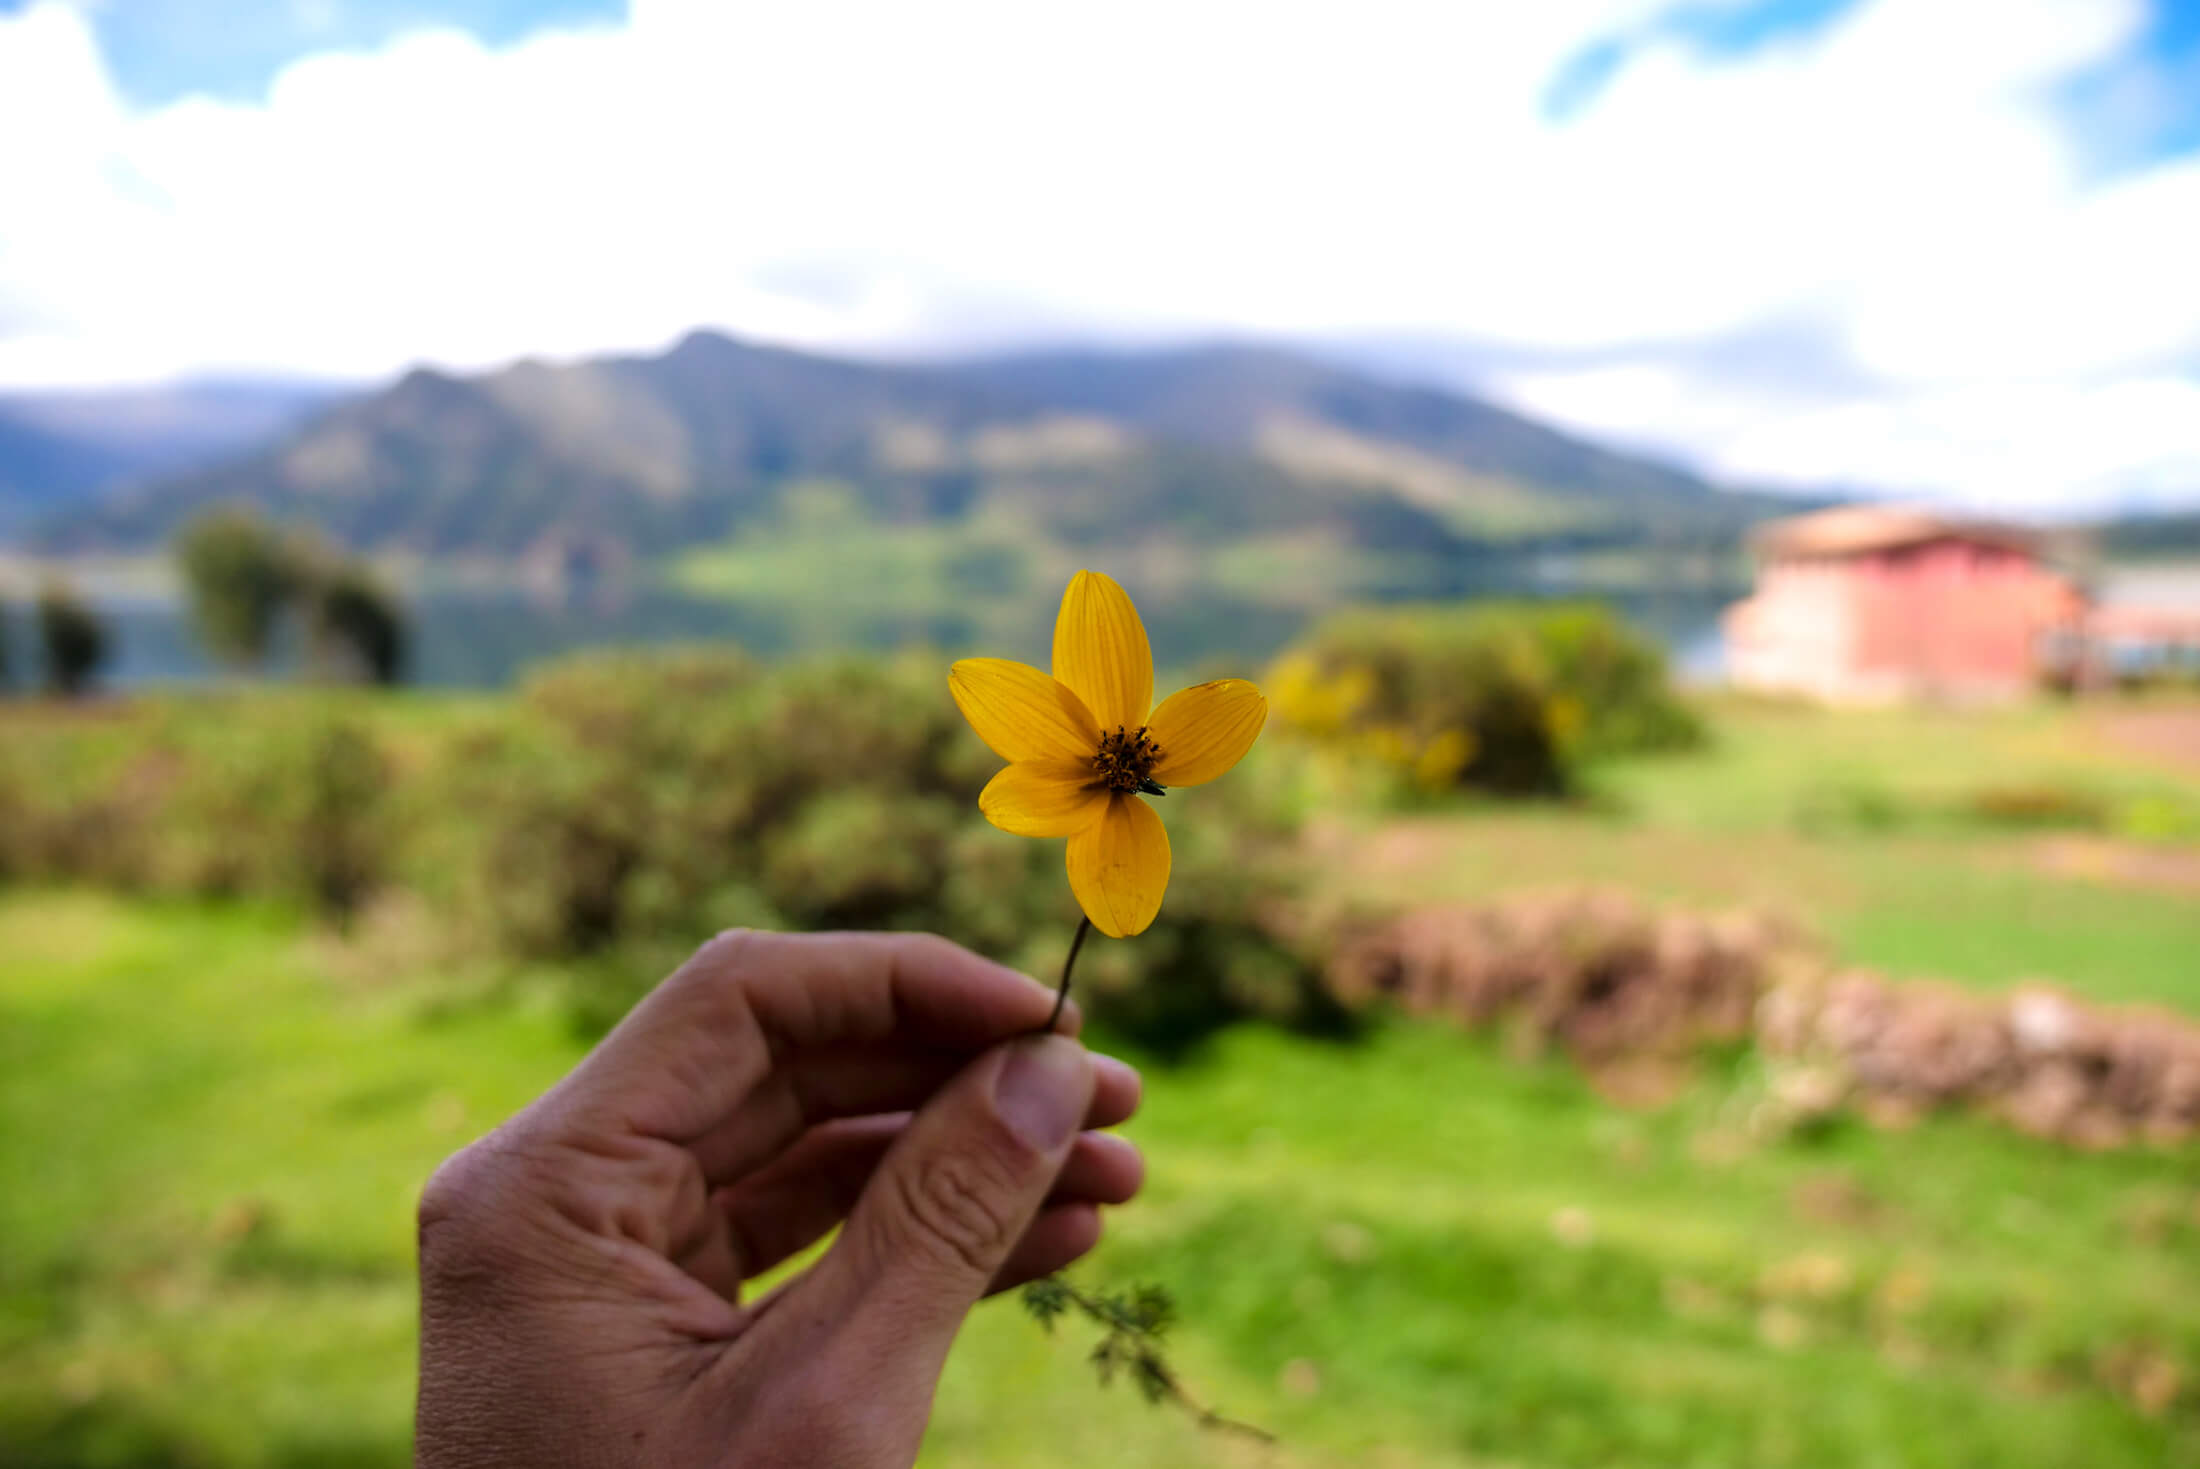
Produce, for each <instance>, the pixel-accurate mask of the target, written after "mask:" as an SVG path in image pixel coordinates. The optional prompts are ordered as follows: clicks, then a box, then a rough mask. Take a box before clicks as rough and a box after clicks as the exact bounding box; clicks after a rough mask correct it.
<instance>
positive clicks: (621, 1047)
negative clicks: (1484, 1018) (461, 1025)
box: [414, 932, 1144, 1469]
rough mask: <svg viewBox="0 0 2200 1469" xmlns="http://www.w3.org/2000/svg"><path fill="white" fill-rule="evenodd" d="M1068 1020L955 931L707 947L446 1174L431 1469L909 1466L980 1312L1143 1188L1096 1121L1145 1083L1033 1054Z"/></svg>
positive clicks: (430, 1230)
mask: <svg viewBox="0 0 2200 1469" xmlns="http://www.w3.org/2000/svg"><path fill="white" fill-rule="evenodd" d="M1051 1005H1052V995H1051V994H1050V993H1049V992H1048V991H1047V990H1046V989H1044V988H1043V987H1041V986H1040V985H1038V984H1036V983H1034V982H1033V981H1032V980H1030V979H1028V978H1026V977H1025V976H1023V975H1021V974H1017V973H1015V972H1014V971H1012V970H1009V969H1005V968H1002V967H1001V966H999V965H996V964H993V963H991V962H989V961H987V960H984V959H981V958H979V957H977V956H976V955H974V954H971V953H969V952H968V951H966V950H964V949H961V948H958V947H956V946H955V945H953V944H950V943H948V942H946V941H945V940H943V939H937V938H930V937H924V936H918V935H890V934H828V935H817V936H793V935H779V934H766V933H749V932H739V933H732V934H726V935H721V936H720V937H719V938H717V939H714V940H712V941H711V942H710V943H709V944H706V945H705V946H704V947H703V948H702V950H701V951H700V952H698V953H697V954H696V956H695V957H694V958H693V959H691V960H690V961H689V962H688V963H687V964H686V965H684V966H682V967H681V969H680V970H679V971H678V972H677V973H676V974H674V975H673V976H672V977H671V978H670V979H668V980H666V981H665V982H664V983H663V984H662V985H660V986H659V987H658V988H657V990H656V991H655V992H654V993H653V994H651V995H650V996H649V997H648V998H647V999H645V1000H643V1001H642V1003H641V1004H640V1005H638V1006H637V1007H636V1008H635V1010H634V1012H633V1013H632V1014H631V1015H629V1016H628V1017H627V1018H626V1020H625V1021H624V1022H623V1023H622V1024H621V1025H620V1026H619V1027H618V1028H617V1029H616V1030H614V1031H613V1032H612V1033H611V1034H610V1035H609V1036H608V1037H606V1038H605V1040H604V1041H603V1043H602V1044H601V1045H599V1046H598V1047H597V1048H596V1049H595V1051H594V1052H592V1053H591V1054H590V1055H589V1056H588V1057H587V1059H586V1060H584V1061H583V1062H582V1063H581V1064H580V1065H579V1066H578V1067H576V1068H575V1069H574V1071H573V1073H572V1074H571V1075H570V1076H568V1077H566V1078H565V1080H564V1081H562V1082H560V1083H559V1084H558V1085H557V1086H556V1087H554V1088H552V1089H551V1090H550V1091H549V1092H548V1093H547V1094H545V1095H544V1096H543V1097H541V1098H540V1099H539V1100H537V1101H536V1102H535V1103H533V1104H532V1105H531V1106H529V1107H528V1108H527V1109H526V1110H525V1111H523V1112H521V1113H520V1114H519V1115H518V1116H517V1117H515V1118H513V1119H512V1120H511V1121H510V1122H508V1123H506V1124H505V1125H504V1126H503V1127H501V1128H499V1129H498V1130H497V1131H496V1132H494V1133H492V1134H490V1135H489V1136H488V1137H485V1138H483V1139H482V1140H481V1141H479V1142H477V1143H475V1144H473V1145H472V1146H471V1147H468V1148H466V1149H465V1150H464V1151H462V1152H460V1153H459V1154H457V1155H456V1156H454V1157H453V1158H451V1159H450V1161H448V1162H447V1163H445V1164H444V1165H443V1167H442V1168H440V1169H439V1170H437V1172H436V1175H435V1177H434V1178H432V1179H431V1180H429V1183H428V1186H427V1188H426V1190H425V1191H424V1193H423V1194H422V1197H421V1202H420V1291H421V1343H420V1399H419V1416H418V1423H417V1436H416V1440H415V1450H414V1452H415V1462H416V1463H418V1464H419V1465H421V1466H423V1469H459V1466H467V1469H474V1466H492V1465H493V1466H506V1465H529V1466H537V1465H548V1464H560V1465H572V1466H583V1469H594V1466H610V1465H641V1464H648V1465H660V1466H670V1469H688V1466H706V1465H707V1466H747V1465H766V1464H769V1465H795V1466H809V1465H835V1466H842V1465H845V1466H862V1469H873V1466H884V1465H897V1466H898V1465H906V1464H908V1463H910V1462H911V1461H912V1460H913V1459H914V1458H915V1457H916V1452H917V1446H918V1443H919V1441H920V1439H921V1438H922V1436H923V1433H924V1426H925V1422H926V1419H927V1418H928V1417H929V1415H930V1412H931V1406H932V1396H933V1391H934V1388H935V1386H936V1385H937V1382H938V1378H939V1373H940V1368H941V1365H942V1363H943V1362H944V1360H945V1358H946V1355H947V1349H948V1346H949V1344H950V1343H952V1342H953V1340H954V1337H955V1333H956V1330H957V1329H958V1328H959V1327H960V1326H961V1324H962V1320H963V1317H964V1315H965V1314H966V1313H967V1312H968V1311H969V1309H970V1307H971V1306H972V1305H973V1304H975V1303H976V1301H977V1300H978V1299H979V1298H980V1297H981V1296H983V1295H984V1294H986V1293H988V1292H989V1291H994V1290H1001V1289H1005V1288H1007V1287H1010V1286H1013V1285H1016V1284H1019V1283H1021V1282H1023V1281H1026V1280H1030V1279H1035V1278H1037V1277H1039V1276H1042V1275H1046V1274H1049V1273H1051V1272H1053V1271H1055V1270H1058V1269H1060V1268H1061V1267H1063V1266H1064V1265H1067V1264H1068V1263H1070V1262H1071V1261H1072V1260H1075V1259H1076V1258H1077V1257H1079V1256H1080V1255H1082V1254H1084V1253H1085V1252H1086V1251H1087V1250H1089V1249H1091V1248H1092V1246H1093V1245H1094V1243H1096V1242H1097V1240H1098V1238H1099V1232H1100V1222H1099V1212H1098V1206H1099V1205H1101V1204H1114V1203H1122V1202H1124V1201H1126V1200H1128V1199H1129V1198H1130V1197H1131V1196H1132V1195H1133V1194H1134V1193H1135V1192H1136V1191H1137V1189H1138V1186H1139V1182H1140V1180H1141V1176H1142V1173H1143V1166H1144V1165H1143V1163H1142V1161H1141V1160H1140V1158H1139V1155H1138V1153H1137V1151H1136V1150H1135V1149H1134V1148H1132V1147H1131V1145H1130V1144H1129V1143H1127V1142H1125V1141H1123V1140H1122V1139H1121V1138H1118V1137H1115V1136H1112V1135H1110V1134H1107V1133H1102V1132H1093V1131H1081V1129H1089V1128H1097V1127H1107V1126H1111V1125H1113V1124H1115V1123H1118V1122H1121V1121H1123V1120H1124V1119H1125V1118H1127V1117H1128V1116H1129V1115H1130V1114H1131V1112H1132V1111H1133V1110H1134V1109H1135V1108H1136V1106H1137V1103H1138V1076H1137V1073H1136V1072H1134V1071H1132V1070H1131V1069H1130V1068H1129V1067H1128V1066H1125V1065H1123V1064H1122V1063H1121V1062H1118V1061H1114V1060H1111V1059H1109V1058H1106V1057H1101V1056H1094V1055H1092V1054H1090V1053H1088V1052H1087V1051H1086V1050H1085V1049H1084V1048H1083V1047H1082V1046H1081V1045H1079V1044H1078V1043H1077V1042H1075V1041H1074V1040H1071V1039H1068V1038H1066V1037H1065V1036H1062V1035H1049V1036H1045V1037H1030V1036H1029V1035H1028V1033H1029V1032H1030V1031H1032V1030H1034V1029H1035V1028H1036V1027H1037V1026H1039V1025H1040V1024H1041V1023H1042V1022H1044V1020H1045V1019H1046V1017H1047V1012H1048V1010H1049V1009H1050V1008H1051ZM1075 1024H1076V1019H1075V1012H1074V1010H1072V1011H1071V1012H1070V1014H1069V1017H1068V1019H1067V1020H1066V1022H1065V1028H1066V1029H1070V1030H1072V1031H1073V1030H1074V1027H1075ZM1019 1037H1023V1038H1020V1039H1019ZM836 1225H842V1226H843V1227H842V1228H841V1231H840V1234H839V1237H838V1238H837V1239H835V1240H834V1242H833V1244H832V1245H831V1247H830V1248H829V1249H827V1250H826V1251H825V1253H824V1254H823V1255H822V1256H821V1257H820V1258H819V1259H818V1260H817V1261H815V1262H814V1263H813V1264H811V1265H810V1266H809V1267H808V1268H807V1269H806V1270H804V1271H803V1272H802V1273H801V1274H799V1275H797V1276H796V1277H794V1278H793V1279H792V1280H790V1281H788V1282H786V1283H785V1284H783V1285H781V1286H779V1287H778V1288H776V1289H775V1290H773V1291H771V1292H770V1293H768V1294H766V1295H764V1296H763V1297H761V1298H760V1299H758V1300H755V1301H753V1302H747V1303H744V1302H743V1301H742V1299H741V1288H742V1283H743V1282H744V1281H746V1280H748V1279H749V1278H751V1277H753V1276H755V1275H757V1274H758V1273H760V1272H762V1271H765V1270H768V1269H770V1268H771V1267H772V1266H774V1265H776V1264H778V1263H780V1262H782V1261H784V1260H786V1259H787V1258H789V1257H790V1256H792V1255H794V1254H796V1253H798V1252H800V1251H801V1250H803V1249H805V1248H807V1247H808V1246H809V1245H811V1244H812V1243H814V1242H815V1241H817V1240H818V1239H820V1238H822V1237H823V1236H824V1235H825V1234H827V1233H828V1232H830V1231H831V1230H832V1229H833V1228H834V1226H836Z"/></svg>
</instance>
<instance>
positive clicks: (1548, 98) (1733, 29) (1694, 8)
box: [1543, 0, 1861, 122]
mask: <svg viewBox="0 0 2200 1469" xmlns="http://www.w3.org/2000/svg"><path fill="white" fill-rule="evenodd" d="M1859 3H1861V0H1751V3H1748V4H1743V5H1705V4H1687V3H1684V4H1678V5H1673V6H1670V7H1668V8H1667V9H1665V10H1663V11H1661V12H1659V13H1658V14H1657V15H1656V16H1654V17H1652V18H1651V19H1650V20H1648V21H1646V22H1644V23H1643V24H1642V25H1639V26H1637V27H1635V28H1634V29H1633V30H1631V31H1628V32H1626V33H1625V34H1622V35H1616V36H1606V37H1602V38H1600V39H1598V40H1595V41H1592V42H1590V43H1589V44H1588V45H1586V46H1584V47H1582V48H1581V49H1580V50H1579V51H1576V52H1575V53H1574V54H1573V55H1572V56H1570V57H1568V58H1567V59H1566V60H1565V61H1564V62H1563V63H1561V64H1560V66H1559V68H1558V71H1557V73H1556V74H1555V75H1554V76H1553V77H1552V78H1551V84H1550V86H1549V87H1547V88H1546V89H1545V91H1544V94H1543V113H1544V116H1546V117H1548V118H1550V119H1551V120H1552V121H1554V122H1562V121H1564V120H1565V119H1567V118H1569V117H1572V116H1574V115H1576V114H1578V113H1580V112H1582V111H1584V110H1586V109H1587V108H1588V107H1589V106H1590V105H1591V104H1592V103H1594V102H1595V101H1596V99H1597V96H1598V95H1599V94H1600V93H1601V92H1602V91H1603V90H1604V88H1605V87H1606V86H1608V85H1609V84H1610V83H1611V81H1612V79H1613V78H1614V77H1616V76H1618V75H1619V73H1620V71H1621V69H1622V68H1623V67H1625V66H1626V64H1627V62H1628V59H1629V58H1630V57H1632V56H1633V55H1634V54H1635V53H1636V52H1638V51H1641V50H1643V49H1644V48H1645V47H1649V46H1654V45H1657V44H1658V43H1660V42H1678V43H1680V44H1681V45H1683V46H1685V47H1687V48H1688V49H1689V50H1690V51H1692V52H1694V53H1695V54H1696V55H1698V56H1701V57H1704V58H1706V59H1707V60H1714V61H1730V60H1738V59H1740V58H1743V57H1746V56H1749V55H1752V54H1753V53H1755V52H1758V51H1761V50H1763V49H1764V48H1765V47H1767V46H1775V45H1779V44H1781V43H1782V42H1786V41H1792V40H1797V39H1800V38H1803V37H1807V36H1810V35H1813V34H1815V33H1817V32H1818V31H1820V30H1822V29H1824V28H1825V27H1826V26H1827V25H1829V24H1831V23H1832V22H1833V21H1834V20H1836V19H1838V18H1839V17H1840V16H1841V15H1842V14H1843V13H1845V12H1847V11H1849V10H1852V9H1854V8H1855V7H1856V6H1857V5H1858V4H1859Z"/></svg>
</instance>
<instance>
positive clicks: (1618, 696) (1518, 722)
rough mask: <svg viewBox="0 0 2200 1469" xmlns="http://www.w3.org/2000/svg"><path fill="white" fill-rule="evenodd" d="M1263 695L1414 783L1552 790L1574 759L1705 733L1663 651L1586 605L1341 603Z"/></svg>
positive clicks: (1294, 720)
mask: <svg viewBox="0 0 2200 1469" xmlns="http://www.w3.org/2000/svg"><path fill="white" fill-rule="evenodd" d="M1269 692H1270V694H1271V696H1272V697H1273V699H1274V703H1275V709H1276V713H1277V715H1278V717H1279V718H1280V719H1281V720H1282V721H1284V722H1285V723H1287V724H1288V725H1290V726H1291V727H1293V728H1295V729H1297V730H1299V731H1301V732H1302V733H1303V734H1305V735H1306V736H1308V737H1310V738H1311V739H1313V740H1315V741H1316V742H1318V743H1320V744H1322V745H1325V746H1328V747H1330V748H1333V749H1336V750H1340V751H1344V752H1348V753H1351V754H1353V755H1357V756H1365V757H1372V758H1373V759H1375V760H1376V761H1378V762H1379V763H1381V764H1383V765H1384V766H1386V767H1388V768H1390V769H1391V770H1393V771H1394V772H1395V773H1396V774H1397V775H1399V776H1400V777H1401V779H1402V781H1403V783H1405V784H1407V785H1409V786H1410V787H1412V788H1415V789H1418V790H1421V791H1424V792H1440V791H1446V790H1453V789H1458V788H1462V787H1465V788H1472V789H1477V790H1483V791H1489V792H1492V793H1495V794H1500V795H1510V796H1536V795H1545V796H1547V795H1560V794H1563V793H1565V792H1566V791H1568V790H1569V789H1570V788H1571V787H1572V785H1573V782H1574V776H1575V774H1576V772H1577V771H1578V769H1579V767H1580V765H1581V764H1582V763H1583V762H1585V761H1589V760H1594V759H1598V758H1602V757H1604V756H1608V755H1616V754H1623V753H1633V752H1637V751H1646V750H1661V749H1672V748H1677V747H1681V746H1686V745H1689V744H1692V743H1695V742H1697V741H1698V740H1700V739H1701V737H1702V729H1701V726H1700V725H1699V724H1698V723H1697V721H1696V719H1695V717H1694V716H1693V715H1692V714H1691V713H1690V712H1689V711H1688V710H1687V709H1686V707H1684V706H1683V705H1682V704H1681V703H1680V701H1679V700H1678V699H1677V698H1676V697H1675V695H1674V693H1673V691H1672V687H1671V682H1670V680H1669V678H1668V676H1667V672H1666V667H1665V660H1664V657H1663V655H1662V654H1660V653H1659V651H1658V650H1657V648H1656V647H1655V646H1653V645H1652V644H1651V643H1649V642H1648V641H1646V640H1645V639H1643V638H1642V637H1640V636H1638V635H1637V634H1635V633H1634V632H1632V631H1631V630H1630V629H1628V628H1627V627H1626V626H1625V625H1624V624H1623V623H1621V622H1620V621H1619V619H1618V618H1617V617H1616V616H1614V615H1613V614H1612V613H1611V612H1610V611H1609V610H1608V609H1606V608H1604V607H1601V606H1596V605H1593V604H1550V605H1538V604H1525V605H1484V606H1457V607H1398V608H1385V609H1379V610H1377V609H1363V610H1355V611H1350V612H1345V613H1340V614H1338V615H1336V616H1333V617H1331V618H1328V619H1326V620H1325V621H1323V622H1322V623H1321V624H1320V625H1319V626H1317V627H1316V628H1315V629H1314V630H1313V631H1312V632H1311V633H1310V634H1308V635H1307V636H1306V637H1305V638H1304V639H1303V640H1301V641H1300V642H1299V643H1298V644H1296V645H1295V646H1293V647H1292V648H1290V649H1289V650H1287V651H1286V652H1285V653H1284V655H1283V656H1282V657H1281V658H1280V659H1279V660H1278V661H1277V663H1276V665H1275V667H1274V668H1273V669H1272V670H1271V672H1270V674H1269Z"/></svg>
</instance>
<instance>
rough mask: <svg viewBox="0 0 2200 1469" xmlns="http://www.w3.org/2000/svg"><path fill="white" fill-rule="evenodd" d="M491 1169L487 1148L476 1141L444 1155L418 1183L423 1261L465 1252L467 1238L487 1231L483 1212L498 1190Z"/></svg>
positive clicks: (492, 1169)
mask: <svg viewBox="0 0 2200 1469" xmlns="http://www.w3.org/2000/svg"><path fill="white" fill-rule="evenodd" d="M494 1170H495V1163H494V1160H493V1158H492V1156H491V1151H490V1149H489V1148H488V1147H486V1146H485V1145H484V1143H482V1142H477V1143H473V1144H471V1145H469V1146H467V1147H465V1148H461V1149H460V1150H459V1151H458V1152H456V1153H453V1154H452V1155H451V1156H450V1157H448V1158H446V1159H444V1160H443V1163H442V1166H440V1167H439V1168H437V1169H436V1170H435V1172H434V1173H432V1174H430V1175H429V1177H428V1181H427V1183H425V1184H424V1185H422V1186H421V1190H420V1208H419V1213H418V1220H419V1242H420V1258H421V1259H422V1261H424V1262H425V1261H429V1260H431V1259H448V1258H450V1257H451V1256H452V1255H454V1254H459V1253H464V1252H465V1251H466V1249H467V1248H468V1244H469V1241H478V1240H480V1239H482V1238H484V1237H485V1236H486V1235H487V1234H488V1233H489V1232H490V1231H489V1230H488V1229H487V1228H486V1227H485V1223H484V1218H483V1216H484V1215H485V1214H486V1213H488V1212H490V1211H491V1210H492V1209H493V1208H494V1205H495V1200H496V1198H497V1196H498V1194H499V1193H500V1191H501V1190H500V1188H499V1186H498V1185H497V1183H496V1182H495V1180H494V1179H493V1178H492V1177H491V1174H492V1173H493V1172H494Z"/></svg>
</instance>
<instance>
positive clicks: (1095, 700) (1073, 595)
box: [1054, 571, 1153, 733]
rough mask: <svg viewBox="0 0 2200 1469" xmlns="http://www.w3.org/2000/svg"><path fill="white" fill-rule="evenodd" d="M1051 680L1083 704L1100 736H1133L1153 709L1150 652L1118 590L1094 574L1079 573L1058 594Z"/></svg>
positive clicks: (1133, 609) (1141, 625) (1135, 613)
mask: <svg viewBox="0 0 2200 1469" xmlns="http://www.w3.org/2000/svg"><path fill="white" fill-rule="evenodd" d="M1054 676H1055V677H1056V678H1058V679H1060V680H1061V681H1062V682H1063V683H1065V684H1068V685H1069V686H1070V688H1071V689H1072V690H1074V691H1075V692H1076V694H1077V697H1078V698H1080V699H1082V700H1084V701H1085V707H1086V708H1087V709H1090V710H1091V711H1092V717H1093V718H1094V719H1096V720H1098V721H1099V722H1100V729H1101V731H1102V732H1103V733H1105V732H1107V731H1110V730H1113V729H1115V728H1116V727H1117V726H1118V725H1120V726H1121V727H1123V728H1124V729H1129V730H1135V729H1137V728H1138V726H1140V725H1141V724H1144V723H1145V722H1146V711H1147V710H1148V709H1151V708H1152V707H1153V650H1152V649H1150V648H1148V647H1147V646H1146V625H1145V624H1144V623H1142V622H1140V621H1139V620H1138V609H1137V608H1136V607H1133V606H1132V605H1131V599H1130V597H1129V596H1128V595H1127V594H1125V592H1124V591H1123V589H1122V588H1121V587H1119V586H1117V585H1116V584H1115V583H1114V582H1113V581H1110V580H1109V579H1108V578H1107V577H1104V576H1102V575H1101V574H1100V573H1099V572H1097V571H1080V572H1078V573H1077V575H1075V576H1073V577H1071V578H1070V579H1069V590H1068V591H1066V592H1064V593H1062V610H1061V612H1060V613H1059V614H1058V615H1057V616H1056V617H1055V619H1054Z"/></svg>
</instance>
